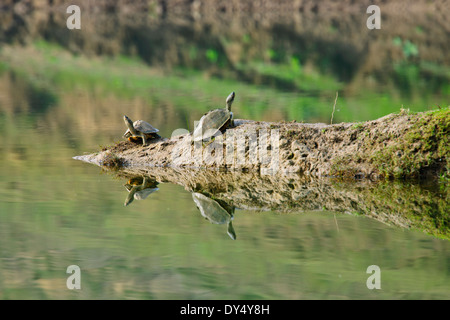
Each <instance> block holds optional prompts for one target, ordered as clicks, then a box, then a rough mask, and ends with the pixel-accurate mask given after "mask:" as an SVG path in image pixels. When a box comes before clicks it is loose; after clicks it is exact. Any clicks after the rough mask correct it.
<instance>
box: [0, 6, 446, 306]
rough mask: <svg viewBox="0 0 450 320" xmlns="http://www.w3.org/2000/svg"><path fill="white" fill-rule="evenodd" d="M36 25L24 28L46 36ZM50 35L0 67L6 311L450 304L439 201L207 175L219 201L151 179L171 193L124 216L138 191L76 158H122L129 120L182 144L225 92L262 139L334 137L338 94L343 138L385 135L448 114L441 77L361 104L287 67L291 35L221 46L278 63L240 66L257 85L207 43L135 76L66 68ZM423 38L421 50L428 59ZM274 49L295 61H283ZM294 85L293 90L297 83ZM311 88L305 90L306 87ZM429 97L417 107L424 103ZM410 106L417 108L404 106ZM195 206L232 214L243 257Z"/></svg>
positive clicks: (102, 64) (138, 67)
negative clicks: (415, 119)
mask: <svg viewBox="0 0 450 320" xmlns="http://www.w3.org/2000/svg"><path fill="white" fill-rule="evenodd" d="M4 14H7V13H4ZM46 16H47V15H43V17H46ZM307 18H308V16H307V17H306V19H307ZM25 19H29V20H27V21H28V23H31V25H33V24H32V22H33V21H35V20H34V18H33V17H32V16H25ZM44 19H45V18H44ZM111 19H114V17H112V18H111ZM55 21H56V22H55ZM55 21H54V22H53V23H57V21H58V20H57V19H56V20H55ZM62 21H64V20H62ZM89 21H91V23H93V21H94V20H93V19H91V20H89ZM101 21H102V20H100V21H99V22H98V23H99V24H101ZM111 21H115V20H111ZM173 21H176V20H173ZM173 21H172V20H170V19H166V20H163V21H161V20H156V21H154V24H152V25H151V26H152V27H149V26H148V25H147V27H148V28H149V29H148V30H147V31H148V33H139V32H137V31H134V33H133V31H129V32H130V34H131V35H135V37H133V36H129V39H128V40H129V41H131V42H133V41H135V42H134V43H135V44H136V43H137V44H138V43H145V41H144V40H145V39H144V40H143V39H140V37H144V35H145V34H148V37H149V38H148V39H152V37H154V36H156V35H157V34H158V32H159V29H158V26H161V25H162V26H165V27H166V28H167V30H173V29H175V30H177V24H176V22H173ZM238 21H239V20H238ZM307 21H309V20H308V19H307ZM118 23H119V22H118ZM126 23H127V27H130V26H129V25H128V23H130V22H129V21H127V22H126ZM135 23H137V22H135ZM424 26H427V25H426V24H424ZM429 26H430V28H432V24H431V22H430V25H429ZM53 27H54V28H55V29H54V30H58V29H57V27H58V26H53ZM122 27H124V26H122ZM141 27H142V26H141ZM39 28H41V27H40V25H37V27H36V32H37V34H41V35H42V37H41V38H40V40H32V41H28V42H27V45H25V46H19V45H11V44H6V43H5V45H4V46H3V47H2V50H1V51H0V56H1V59H0V135H1V138H2V144H1V145H0V151H1V152H0V163H1V166H0V181H1V184H0V299H286V300H291V299H449V298H450V265H449V262H450V250H449V249H450V242H449V240H448V239H449V237H448V235H449V233H448V212H449V197H448V186H447V185H446V184H445V183H440V184H439V183H425V184H416V183H389V182H385V183H367V182H354V183H343V182H336V181H326V182H317V181H312V182H305V181H304V180H302V179H301V178H296V177H284V178H276V179H273V180H270V179H269V180H268V179H266V178H261V177H257V176H250V177H249V178H248V179H247V177H248V176H246V175H245V174H238V175H235V176H233V175H232V176H231V178H230V177H228V178H227V177H226V176H220V175H215V178H216V179H218V181H222V182H223V181H227V186H228V187H227V188H224V185H223V184H220V182H215V181H214V177H210V176H208V175H206V174H201V173H198V174H196V175H194V176H197V177H207V178H205V179H204V180H203V181H209V184H208V185H201V186H195V185H191V184H189V181H188V180H183V179H182V178H180V176H177V175H176V174H174V173H173V172H170V171H164V170H162V171H161V170H156V169H149V170H148V171H147V172H146V175H147V176H148V177H149V178H158V177H159V178H160V179H159V182H160V183H159V184H158V185H157V188H158V190H156V191H154V192H153V193H151V194H149V195H148V196H147V197H146V199H144V200H137V199H136V200H134V201H133V202H132V203H130V204H129V205H128V206H124V202H125V199H126V198H127V196H128V195H129V193H128V190H127V189H126V188H125V186H124V185H125V184H126V183H127V182H128V181H129V180H130V179H131V178H134V177H135V176H134V174H132V173H126V172H125V173H120V172H114V171H112V172H111V171H107V170H105V169H102V168H100V167H97V166H95V165H92V164H87V163H84V162H81V161H77V160H74V159H73V158H72V157H74V156H77V155H82V154H84V153H91V152H96V151H98V150H100V148H101V146H105V145H110V144H112V143H114V142H116V141H120V140H121V135H122V134H123V132H124V131H125V130H126V128H125V126H124V124H123V121H122V116H123V114H124V113H127V114H128V115H129V116H130V117H131V118H133V119H134V118H137V117H139V118H142V119H148V120H149V121H150V122H151V123H152V124H153V125H155V126H156V127H158V128H159V129H160V130H161V134H162V135H163V136H170V134H171V132H172V130H174V129H176V128H191V126H192V125H193V122H194V120H197V119H198V118H199V117H200V116H201V115H202V114H203V113H204V112H205V111H207V110H209V108H210V107H211V106H213V105H222V104H223V101H224V99H225V97H226V95H227V94H228V93H229V92H231V91H236V92H237V98H236V101H235V105H234V109H235V114H236V117H238V118H248V119H256V120H269V121H278V120H287V121H290V120H292V119H297V120H298V121H305V122H325V123H329V121H330V116H331V109H332V105H333V102H334V98H335V92H336V90H342V91H340V95H339V99H340V100H338V101H339V102H338V108H337V110H336V114H335V118H334V121H335V122H340V121H363V120H369V119H375V118H377V117H379V116H383V115H385V114H386V113H389V112H398V111H399V109H400V107H401V105H402V104H403V103H404V104H405V106H407V107H410V108H411V109H412V110H415V111H422V110H428V109H432V108H433V106H434V105H437V104H440V105H442V106H445V104H444V103H448V97H449V96H448V78H446V77H447V76H446V75H445V70H448V65H446V64H445V63H442V65H441V69H442V70H444V71H443V72H441V73H439V74H438V75H435V76H433V74H432V72H431V73H427V76H429V77H431V79H432V80H430V81H425V82H424V81H423V80H420V79H418V78H417V77H419V76H418V75H417V74H415V73H414V72H416V71H417V72H419V75H420V74H421V73H420V72H423V70H422V69H420V68H422V67H423V63H422V64H421V62H419V63H416V61H415V60H408V59H409V58H408V59H406V58H405V59H406V60H403V58H402V59H401V60H399V61H401V62H402V63H403V64H402V65H401V68H403V69H401V68H400V67H397V69H395V68H394V69H395V70H397V74H396V75H395V74H394V75H393V74H390V75H386V77H389V79H391V80H392V79H394V80H395V79H397V80H395V81H397V82H396V83H400V85H398V87H395V88H394V89H392V88H391V89H389V90H388V89H386V86H385V83H384V82H383V81H380V82H379V83H376V84H372V85H371V86H374V87H375V89H373V90H367V91H364V94H361V92H362V91H361V89H360V88H357V90H356V92H354V91H352V90H351V89H352V88H353V89H354V87H355V86H356V87H357V86H358V85H361V86H362V84H360V83H358V81H356V80H355V79H356V78H351V77H350V78H351V79H350V80H349V79H348V77H349V75H348V72H347V71H346V72H344V71H339V70H337V71H336V70H335V71H333V72H337V74H336V73H334V74H333V73H331V75H330V73H328V72H326V70H325V71H323V72H322V71H320V70H321V69H320V68H319V67H318V66H320V65H321V64H320V63H319V64H316V65H315V66H316V67H317V69H316V71H314V72H313V71H308V70H309V69H308V68H312V67H311V65H310V64H307V63H304V64H303V61H305V60H308V59H307V58H308V57H307V56H299V55H298V54H299V53H302V52H303V51H301V50H300V51H298V52H297V51H295V50H297V49H295V50H294V51H292V52H291V51H289V50H290V49H286V48H288V46H286V43H288V44H289V43H290V44H292V46H293V47H295V46H296V44H298V43H300V42H302V41H303V40H304V38H303V37H300V36H298V35H297V38H296V36H295V34H293V37H294V38H293V39H290V40H289V39H287V38H286V37H284V35H285V33H280V39H281V40H280V41H279V43H277V44H274V45H273V46H272V47H270V46H266V47H265V42H264V41H263V39H265V37H266V36H267V33H266V32H267V30H268V29H267V28H266V29H262V31H261V33H251V32H245V31H254V32H256V31H255V29H251V27H248V28H250V29H249V30H246V29H243V30H242V32H241V33H242V34H250V35H251V36H247V37H246V36H243V35H242V34H240V33H239V32H235V33H233V30H232V29H222V33H223V34H226V35H229V36H230V39H236V38H239V39H240V40H239V41H237V40H233V43H234V44H235V45H236V43H241V42H242V43H244V45H243V47H242V48H244V49H245V50H248V55H250V56H251V55H252V51H251V50H250V48H252V46H253V45H255V44H254V43H253V44H252V43H250V44H249V43H248V41H256V42H257V43H258V44H259V45H261V46H263V47H264V48H265V49H267V50H274V52H272V53H271V52H270V51H267V54H268V55H269V56H270V57H272V58H271V59H272V61H271V62H270V63H267V64H262V63H261V61H260V60H258V59H257V57H255V56H254V53H253V56H251V59H253V60H252V61H248V63H247V65H246V67H250V66H252V68H253V69H254V70H262V69H264V68H266V69H264V70H263V71H261V74H266V76H261V78H259V79H260V81H261V82H258V77H257V76H255V77H254V78H251V77H250V76H249V75H251V74H252V72H253V71H252V72H250V71H248V70H245V68H244V67H242V66H239V64H234V65H232V66H230V65H227V64H225V65H220V61H222V60H221V59H225V58H224V57H225V55H224V54H225V53H227V52H228V53H227V54H228V56H226V57H228V58H230V57H233V55H232V53H231V51H225V53H224V52H223V51H221V50H219V49H220V48H216V47H211V48H205V46H206V47H207V45H205V44H204V43H203V42H202V41H203V38H201V39H200V40H201V41H200V40H199V41H198V43H196V42H195V41H194V40H192V39H190V38H189V37H188V36H186V37H187V38H186V39H188V40H189V41H188V42H189V44H190V45H191V49H189V50H190V51H189V52H190V57H191V60H189V59H187V58H186V57H182V58H179V60H178V62H176V59H175V60H173V61H172V60H171V61H169V62H167V61H168V60H170V59H169V58H167V61H166V62H167V63H170V64H171V66H170V68H169V69H168V70H166V69H164V68H163V70H161V68H160V67H159V66H158V63H157V62H158V61H159V60H158V59H162V58H161V57H163V56H164V53H166V54H167V52H171V51H170V48H167V47H164V46H163V48H162V51H161V52H158V51H155V52H153V51H151V53H152V54H151V55H150V53H149V52H150V51H149V49H148V50H147V49H146V48H137V53H138V54H137V56H138V57H137V58H136V56H134V57H132V58H129V57H127V55H125V54H124V55H121V54H117V55H116V56H114V55H113V57H105V56H103V55H102V54H100V55H99V56H95V57H93V56H89V55H87V56H85V55H83V54H79V53H78V54H76V55H73V54H72V53H69V52H68V51H67V50H66V49H67V48H70V47H71V44H70V43H72V44H73V42H72V41H75V40H74V39H75V38H71V36H70V35H71V34H70V33H69V34H67V35H68V42H69V43H68V44H66V45H67V47H65V44H64V42H63V43H61V41H60V39H59V38H58V37H59V35H58V33H57V32H54V33H52V32H49V30H41V29H39ZM124 28H125V27H124ZM153 28H155V29H153ZM189 28H191V27H189ZM192 28H193V29H192V30H197V29H195V28H194V27H192ZM19 29H20V28H19ZM189 30H191V29H189ZM283 30H284V29H283ZM388 30H389V29H388ZM330 32H333V31H332V30H331V31H330ZM175 33H176V32H175ZM416 33H417V34H418V36H417V37H416V38H414V39H415V40H417V41H421V33H420V32H419V31H417V32H416ZM200 34H202V33H200ZM300 34H302V33H301V32H300ZM82 35H83V34H82ZM231 35H234V38H233V37H231ZM238 35H239V37H237V36H238ZM28 36H29V35H28ZM410 36H411V35H410ZM21 37H24V35H23V34H18V35H16V39H20V38H21ZM25 37H26V36H25ZM211 37H212V38H214V37H215V34H214V33H213V34H212V35H211ZM248 37H250V38H248ZM312 37H313V38H314V36H312ZM339 37H342V38H345V36H344V35H339ZM411 37H412V36H411ZM194 38H195V37H194ZM43 39H46V40H43ZM92 39H94V38H92ZM92 39H91V38H89V37H86V40H87V41H94V40H92ZM139 39H140V40H139ZM146 39H147V38H146ZM148 39H147V40H148ZM252 39H253V40H252ZM177 40H180V39H178V38H177ZM229 41H230V40H229ZM436 41H437V40H436ZM432 42H433V41H432ZM55 43H59V44H58V45H56V44H55ZM164 43H166V42H165V41H164ZM397 43H398V41H397ZM402 43H403V42H402ZM195 45H197V46H195ZM391 45H392V47H393V48H395V45H396V44H395V42H393V43H392V44H391ZM113 47H114V46H112V47H111V48H113ZM227 48H228V49H227V50H231V49H230V48H229V47H227ZM281 48H285V50H286V51H285V52H284V53H283V54H282V55H281V53H282V51H281ZM420 48H422V47H419V49H420ZM88 49H89V48H88V47H87V48H84V50H86V52H87V54H89V52H88V51H89V50H88ZM203 49H205V51H207V50H210V51H208V52H209V53H208V55H207V56H206V57H207V59H206V62H207V63H205V64H204V65H201V66H199V65H198V61H199V60H201V57H200V58H199V57H197V58H196V54H197V55H200V54H201V52H203V51H201V50H203ZM213 49H214V50H215V51H216V54H217V57H216V58H214V57H215V55H214V52H215V51H214V50H213ZM244 49H243V50H244ZM111 50H112V49H111ZM196 50H197V51H196ZM211 50H213V51H211ZM235 50H237V51H236V52H239V50H238V49H236V47H235ZM308 50H312V49H311V48H308ZM320 50H321V49H320V48H317V55H318V56H319V57H320V56H321V51H320ZM420 50H422V49H420ZM424 50H425V49H424ZM123 51H125V50H123ZM195 52H196V54H194V53H195ZM413 52H414V50H413ZM422 53H423V55H424V56H426V52H422ZM146 54H148V55H147V56H146ZM322 54H323V52H322ZM281 56H283V57H285V58H283V59H284V60H283V59H282V57H281ZM145 57H147V60H146V59H145ZM148 57H150V58H148ZM208 57H209V58H208ZM297 58H298V59H299V60H298V61H297V60H295V59H297ZM325 58H327V59H328V58H329V57H325ZM325 58H324V59H325ZM140 59H142V60H143V61H144V62H147V63H149V65H147V64H145V63H143V61H142V60H140ZM152 59H153V60H155V59H156V60H158V61H157V62H154V61H153V60H152ZM183 59H185V60H183ZM215 59H216V62H214V60H215ZM249 59H250V58H249ZM302 59H304V60H302ZM430 59H431V58H430ZM313 60H314V59H311V61H313ZM424 60H425V58H424ZM223 61H225V60H223ZM324 61H325V60H324ZM437 61H438V60H437ZM159 62H160V61H159ZM250 62H251V64H250ZM397 62H398V61H397ZM177 63H178V64H177ZM215 63H216V64H215ZM311 63H312V62H311ZM330 63H331V64H332V65H334V64H335V62H333V61H331V62H330ZM398 63H399V62H398ZM435 63H437V62H435ZM274 65H275V66H276V68H273V67H274ZM236 66H238V67H236ZM313 66H314V65H313ZM322 67H323V65H322ZM359 67H360V65H359V64H357V63H356V62H355V66H351V67H349V69H348V70H353V71H352V72H353V73H356V74H358V72H357V70H359V69H358V68H359ZM416 67H418V68H419V69H418V70H416V69H414V70H415V71H414V70H413V71H411V70H412V69H411V68H416ZM242 68H244V69H242ZM399 68H400V69H401V70H400V69H399ZM408 68H409V69H408ZM238 69H239V70H241V71H239V70H238ZM313 69H314V68H313ZM325 69H326V68H325ZM406 69H408V70H409V71H408V70H406ZM429 69H430V68H429ZM292 70H294V71H298V72H299V73H297V74H295V76H294V77H293V80H292V79H291V78H290V77H291V76H292V72H293V71H292ZM300 70H302V72H303V71H304V70H306V71H304V74H303V73H301V72H300ZM317 70H319V71H320V72H319V71H317ZM355 70H356V71H355ZM421 70H422V71H421ZM281 71H283V72H285V73H283V74H280V73H281ZM274 72H278V73H279V74H275V75H274V74H273V73H274ZM339 72H340V75H341V77H339ZM374 72H375V71H374ZM401 72H405V74H406V75H405V74H403V73H401ZM408 72H409V73H408ZM411 72H412V73H411ZM237 75H239V76H237ZM267 75H272V76H271V77H269V76H267ZM301 77H303V78H302V79H303V80H302V81H301V82H300V84H299V83H297V82H296V81H297V80H296V79H299V78H301ZM399 78H401V79H403V80H402V81H403V82H401V81H399V80H398V79H399ZM419 78H420V77H419ZM261 79H262V80H261ZM274 79H275V80H276V79H278V80H277V81H275V80H274ZM280 79H284V80H283V81H281V80H280ZM286 79H287V80H286ZM289 79H290V80H289ZM314 79H315V80H314ZM336 79H339V80H336ZM405 79H406V80H405ZM269 80H270V81H269ZM351 80H353V81H351ZM394 80H392V81H393V83H394V82H395V81H394ZM405 81H406V84H405ZM362 82H364V81H362ZM369 82H370V81H369ZM307 85H309V86H311V87H310V88H306V87H301V86H307ZM408 86H409V87H408ZM411 86H412V87H411ZM407 87H408V88H409V89H408V88H407ZM405 88H406V89H405ZM411 88H413V90H411ZM436 88H438V89H436ZM419 89H420V90H422V91H421V93H422V94H416V91H417V90H419ZM408 90H409V91H411V92H412V93H411V95H408V94H406V95H405V92H406V93H407V92H409V91H408ZM374 106H376V107H374ZM182 176H183V177H186V176H188V175H187V173H185V172H184V173H183V175H182ZM162 177H165V180H163V179H162ZM168 177H170V178H168ZM138 178H139V179H142V176H139V177H138ZM219 178H221V179H222V178H223V179H225V180H219ZM227 179H228V180H227ZM239 179H241V180H239ZM246 179H247V180H246ZM242 181H246V183H242ZM230 185H231V186H232V187H233V188H230V187H229V186H230ZM214 190H215V191H214ZM269 191H270V192H269ZM192 192H202V193H204V194H206V195H208V196H214V198H215V199H216V200H219V202H220V201H222V204H224V203H225V204H226V203H227V202H228V203H234V204H235V205H236V208H235V209H234V219H233V220H232V224H233V227H234V231H235V235H236V239H235V240H233V239H232V238H231V237H230V236H229V235H228V234H227V225H226V224H213V223H211V222H209V221H208V220H207V219H205V218H204V217H203V216H202V215H201V212H200V210H199V209H198V208H197V206H196V203H195V202H194V200H193V196H192ZM263 194H266V195H265V196H264V195H263ZM70 265H77V266H79V267H80V270H81V290H69V289H68V288H67V285H66V281H67V278H68V277H69V274H68V273H66V270H67V267H68V266H70ZM371 265H377V266H379V268H380V272H381V278H380V284H381V289H372V290H371V289H369V288H368V287H367V284H366V282H367V279H368V278H369V277H370V276H371V274H370V273H367V268H368V267H369V266H371Z"/></svg>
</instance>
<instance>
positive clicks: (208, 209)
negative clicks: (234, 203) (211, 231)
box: [192, 192, 236, 240]
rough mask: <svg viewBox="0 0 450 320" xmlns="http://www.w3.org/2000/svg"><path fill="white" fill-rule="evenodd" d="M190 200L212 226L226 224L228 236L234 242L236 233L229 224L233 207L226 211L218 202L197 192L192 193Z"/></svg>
mask: <svg viewBox="0 0 450 320" xmlns="http://www.w3.org/2000/svg"><path fill="white" fill-rule="evenodd" d="M192 199H193V200H194V202H195V204H196V205H197V208H198V209H199V210H200V213H201V214H202V216H203V217H205V218H206V219H208V220H209V221H210V222H211V223H214V224H225V223H226V224H227V225H228V228H227V233H228V235H229V236H230V238H231V239H233V240H236V233H235V232H234V228H233V224H232V223H231V221H232V220H233V218H234V217H233V213H234V207H230V208H228V210H226V209H225V208H224V206H222V205H220V204H219V202H217V201H215V200H213V199H211V198H208V197H207V196H205V195H204V194H201V193H197V192H193V193H192Z"/></svg>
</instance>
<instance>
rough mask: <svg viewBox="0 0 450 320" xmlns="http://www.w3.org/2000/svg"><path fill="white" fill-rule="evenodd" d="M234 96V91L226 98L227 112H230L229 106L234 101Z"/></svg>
mask: <svg viewBox="0 0 450 320" xmlns="http://www.w3.org/2000/svg"><path fill="white" fill-rule="evenodd" d="M235 96H236V94H235V93H234V91H233V92H232V93H230V94H229V96H228V97H227V109H228V111H230V110H231V105H232V104H233V101H234V97H235Z"/></svg>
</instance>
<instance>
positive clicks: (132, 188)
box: [123, 177, 159, 207]
mask: <svg viewBox="0 0 450 320" xmlns="http://www.w3.org/2000/svg"><path fill="white" fill-rule="evenodd" d="M157 185H158V183H157V182H156V181H154V180H149V179H148V178H147V177H144V178H141V177H138V178H132V179H130V180H128V182H127V183H126V184H125V188H126V189H127V190H128V192H129V193H128V195H127V197H126V199H125V202H124V204H123V205H124V206H125V207H126V206H128V205H129V204H130V203H131V202H133V200H134V199H136V200H144V199H146V198H147V197H148V196H149V195H150V194H151V193H153V192H155V191H158V190H159V188H157V187H156V186H157Z"/></svg>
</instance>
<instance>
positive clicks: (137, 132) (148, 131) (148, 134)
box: [123, 116, 160, 146]
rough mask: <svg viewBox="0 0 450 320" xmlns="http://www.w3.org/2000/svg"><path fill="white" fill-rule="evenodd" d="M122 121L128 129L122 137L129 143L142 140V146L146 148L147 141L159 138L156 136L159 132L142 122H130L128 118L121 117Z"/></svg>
mask: <svg viewBox="0 0 450 320" xmlns="http://www.w3.org/2000/svg"><path fill="white" fill-rule="evenodd" d="M123 121H125V124H126V126H127V127H128V130H127V131H125V133H124V134H123V136H124V137H125V138H128V140H130V141H137V140H138V139H139V138H142V143H143V146H146V145H147V139H154V138H160V136H159V135H158V134H157V132H159V130H158V129H156V128H154V127H153V126H152V125H151V124H150V123H148V122H145V121H144V120H136V121H135V122H132V121H131V120H130V118H128V117H127V116H123Z"/></svg>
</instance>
